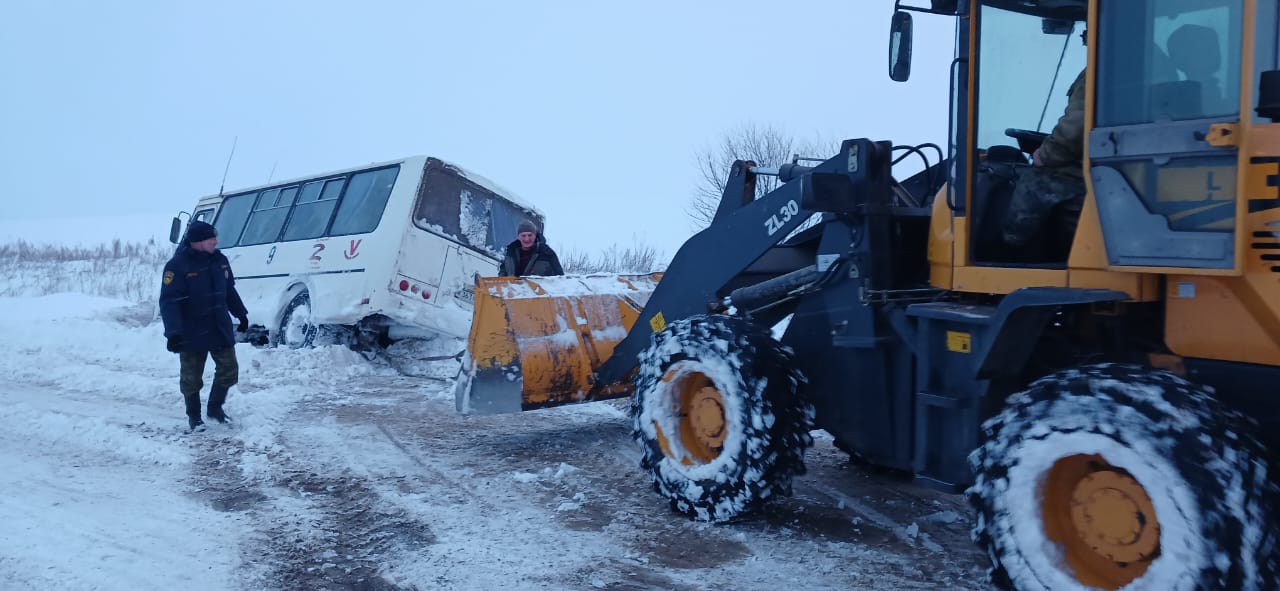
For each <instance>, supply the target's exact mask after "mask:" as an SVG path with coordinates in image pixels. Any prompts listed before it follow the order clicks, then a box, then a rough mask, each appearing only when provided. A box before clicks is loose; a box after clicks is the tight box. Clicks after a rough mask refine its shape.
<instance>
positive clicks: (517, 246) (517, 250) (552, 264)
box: [498, 220, 564, 277]
mask: <svg viewBox="0 0 1280 591" xmlns="http://www.w3.org/2000/svg"><path fill="white" fill-rule="evenodd" d="M516 232H517V234H516V239H515V240H513V241H511V244H508V245H507V251H506V256H505V257H503V259H502V266H501V267H499V270H498V273H499V275H501V276H503V277H525V276H529V275H536V276H539V277H547V276H550V275H564V268H563V267H561V266H560V257H557V256H556V251H554V250H551V247H550V246H547V241H546V240H545V239H543V237H542V234H541V233H540V232H538V226H536V225H534V223H533V222H531V221H529V220H524V221H522V222H520V225H519V226H517V227H516Z"/></svg>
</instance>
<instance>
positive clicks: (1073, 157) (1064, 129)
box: [1040, 70, 1084, 176]
mask: <svg viewBox="0 0 1280 591" xmlns="http://www.w3.org/2000/svg"><path fill="white" fill-rule="evenodd" d="M1083 160H1084V71H1083V70H1082V71H1081V72H1080V75H1079V76H1076V79H1075V81H1074V82H1072V83H1071V86H1070V87H1069V88H1068V89H1067V108H1066V110H1065V111H1064V112H1063V113H1062V117H1060V118H1058V123H1057V124H1056V125H1054V126H1053V132H1052V133H1050V134H1049V137H1048V138H1045V140H1044V143H1043V144H1041V145H1040V162H1041V164H1043V165H1044V166H1045V167H1046V168H1061V169H1063V172H1067V173H1069V174H1073V175H1074V176H1083V175H1084V172H1083V170H1082V168H1081V162H1082V161H1083Z"/></svg>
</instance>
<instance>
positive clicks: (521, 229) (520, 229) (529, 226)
mask: <svg viewBox="0 0 1280 591" xmlns="http://www.w3.org/2000/svg"><path fill="white" fill-rule="evenodd" d="M525 232H533V233H534V234H537V233H538V227H537V226H535V225H533V222H531V221H529V220H525V221H523V222H520V225H519V226H516V233H517V234H523V233H525Z"/></svg>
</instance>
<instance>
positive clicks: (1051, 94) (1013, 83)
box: [968, 2, 1088, 267]
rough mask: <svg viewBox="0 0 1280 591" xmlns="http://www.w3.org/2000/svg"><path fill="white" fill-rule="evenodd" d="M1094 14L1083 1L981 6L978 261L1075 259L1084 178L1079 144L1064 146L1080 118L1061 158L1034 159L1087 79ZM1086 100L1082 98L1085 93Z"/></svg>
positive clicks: (972, 198) (1056, 262)
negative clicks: (1089, 19)
mask: <svg viewBox="0 0 1280 591" xmlns="http://www.w3.org/2000/svg"><path fill="white" fill-rule="evenodd" d="M1005 7H1007V8H1005ZM1085 16H1086V11H1085V5H1084V3H1083V2H1081V3H1080V4H1079V5H1076V6H1068V7H1066V8H1062V7H1058V8H1054V9H1052V10H1048V9H1045V10H1040V11H1039V12H1037V10H1036V7H1034V6H1028V5H1027V4H1026V3H1021V2H999V3H996V2H993V3H992V4H984V5H983V6H982V7H981V9H980V12H979V13H978V19H977V36H978V55H977V68H976V70H977V83H976V85H975V91H976V92H975V95H974V101H975V107H974V108H975V110H976V122H975V123H976V126H975V128H974V136H973V140H972V141H973V144H972V145H971V146H970V149H972V150H974V151H975V152H974V155H973V162H974V169H973V170H974V178H973V184H972V187H971V192H970V194H969V210H968V214H969V217H970V220H971V221H970V224H971V226H970V227H971V228H973V231H972V233H971V234H970V240H971V241H970V244H969V247H970V249H971V250H970V252H971V254H972V260H973V261H974V262H975V263H977V264H986V265H1000V266H1008V265H1015V266H1052V267H1060V266H1062V265H1063V264H1065V262H1066V258H1067V251H1068V249H1069V247H1070V244H1071V239H1072V235H1073V234H1074V229H1075V220H1076V219H1077V217H1078V213H1079V208H1078V207H1077V202H1078V201H1079V200H1080V198H1082V196H1083V194H1084V187H1083V181H1082V180H1081V174H1082V173H1081V170H1082V164H1081V163H1080V157H1079V155H1078V154H1079V152H1076V153H1074V154H1071V153H1069V152H1070V151H1069V150H1066V149H1064V148H1063V147H1062V146H1063V145H1065V144H1071V143H1072V142H1070V141H1069V140H1066V139H1063V138H1069V137H1072V134H1074V135H1076V136H1078V135H1079V134H1080V133H1081V129H1080V126H1082V123H1081V122H1080V117H1079V116H1074V117H1073V118H1071V119H1070V123H1069V124H1067V125H1065V127H1064V128H1063V129H1064V131H1063V132H1061V133H1060V134H1059V137H1057V138H1056V139H1055V140H1054V142H1053V143H1054V145H1053V146H1052V148H1053V150H1052V151H1053V155H1052V156H1051V157H1047V158H1045V159H1043V160H1042V161H1041V165H1038V166H1034V167H1033V166H1032V162H1033V160H1034V155H1035V154H1036V152H1037V150H1038V149H1039V148H1040V147H1041V145H1042V144H1043V143H1044V141H1045V138H1047V137H1049V135H1050V134H1052V133H1053V132H1054V128H1055V126H1056V125H1057V124H1058V122H1059V120H1060V119H1062V118H1063V116H1064V113H1066V112H1067V107H1068V102H1069V90H1070V89H1071V88H1073V86H1074V87H1076V88H1080V86H1078V85H1077V81H1080V80H1083V78H1082V75H1083V72H1084V69H1085V66H1086V64H1087V60H1088V52H1087V49H1086V47H1085V43H1084V37H1083V33H1084V31H1085V23H1084V18H1085ZM1076 99H1077V104H1078V103H1079V101H1081V100H1083V93H1082V92H1080V94H1079V96H1077V97H1076ZM1082 110H1083V109H1074V108H1073V111H1072V112H1073V113H1079V112H1080V111H1082ZM1069 129H1074V130H1075V131H1074V132H1068V131H1065V130H1069ZM1079 145H1080V146H1083V141H1082V140H1081V141H1080V142H1079ZM1049 152H1050V150H1048V149H1046V150H1045V153H1049ZM1059 177H1063V178H1065V180H1063V179H1062V178H1059ZM1077 186H1078V188H1077ZM1040 196H1044V197H1043V198H1042V197H1040Z"/></svg>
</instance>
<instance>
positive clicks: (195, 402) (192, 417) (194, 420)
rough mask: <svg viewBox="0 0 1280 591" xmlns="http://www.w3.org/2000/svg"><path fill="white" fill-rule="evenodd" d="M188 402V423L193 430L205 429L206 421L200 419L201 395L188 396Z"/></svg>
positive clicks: (186, 399)
mask: <svg viewBox="0 0 1280 591" xmlns="http://www.w3.org/2000/svg"><path fill="white" fill-rule="evenodd" d="M185 402H186V403H187V424H188V425H189V426H190V427H191V430H192V431H203V430H204V421H202V420H200V395H199V394H196V395H194V396H186V397H185Z"/></svg>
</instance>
